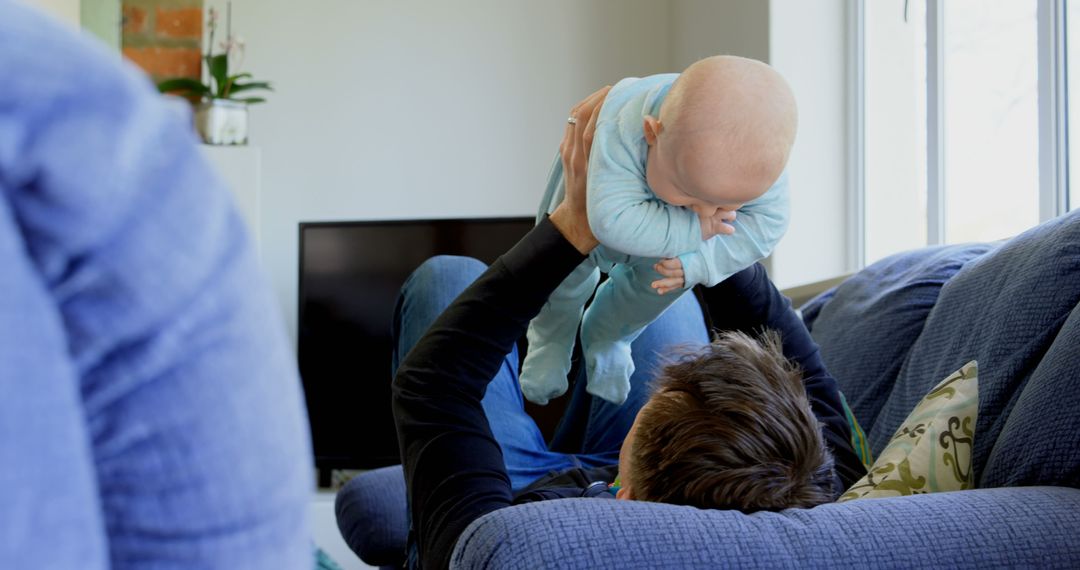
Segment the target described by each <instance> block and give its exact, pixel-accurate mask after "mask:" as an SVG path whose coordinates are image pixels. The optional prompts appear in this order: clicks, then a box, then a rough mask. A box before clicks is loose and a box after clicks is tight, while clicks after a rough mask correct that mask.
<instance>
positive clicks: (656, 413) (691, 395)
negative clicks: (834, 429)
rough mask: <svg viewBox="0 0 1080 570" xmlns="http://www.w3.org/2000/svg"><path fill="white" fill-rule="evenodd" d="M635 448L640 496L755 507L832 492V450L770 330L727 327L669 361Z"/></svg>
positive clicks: (820, 498)
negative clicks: (755, 335)
mask: <svg viewBox="0 0 1080 570" xmlns="http://www.w3.org/2000/svg"><path fill="white" fill-rule="evenodd" d="M630 454H631V462H630V469H631V473H630V485H631V487H632V491H633V495H634V498H635V499H639V500H645V501H657V502H664V503H674V504H680V505H693V506H696V507H701V508H715V509H738V510H740V511H743V512H752V511H757V510H779V509H785V508H788V507H804V508H805V507H812V506H814V505H819V504H822V503H826V502H829V501H831V500H832V499H833V493H832V481H833V459H832V455H831V454H830V453H829V451H828V450H827V449H826V448H825V444H824V440H823V438H822V435H821V425H820V423H819V422H818V421H817V418H816V417H815V416H814V414H813V412H811V410H810V402H809V400H808V399H807V397H806V391H805V389H804V388H803V383H802V373H801V371H800V370H799V369H798V367H797V366H795V365H794V364H792V363H791V362H790V361H789V360H787V359H786V358H784V355H783V351H782V349H781V344H780V337H779V336H778V335H777V334H776V333H774V332H766V333H764V334H762V335H761V337H759V338H757V339H755V338H752V337H750V336H747V335H746V334H744V333H740V332H726V333H723V334H721V335H719V336H718V337H717V339H716V340H715V341H713V342H712V343H711V344H709V345H708V346H706V347H704V348H703V349H701V350H699V351H695V352H691V353H686V354H684V355H683V356H682V357H681V358H679V359H678V360H677V361H675V362H674V363H672V364H669V365H668V366H666V367H665V368H664V369H663V371H662V372H661V374H660V377H659V378H658V382H657V386H656V391H655V393H654V394H653V396H652V399H651V400H650V401H649V403H648V405H647V407H646V408H645V409H643V410H642V412H641V417H640V418H639V419H638V425H637V429H636V432H635V436H634V440H633V442H632V448H631V450H630Z"/></svg>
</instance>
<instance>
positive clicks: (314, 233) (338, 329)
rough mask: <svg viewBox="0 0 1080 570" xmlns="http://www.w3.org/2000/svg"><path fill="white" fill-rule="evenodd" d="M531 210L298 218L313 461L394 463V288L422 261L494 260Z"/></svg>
mask: <svg viewBox="0 0 1080 570" xmlns="http://www.w3.org/2000/svg"><path fill="white" fill-rule="evenodd" d="M534 221H535V220H534V219H533V218H498V219H444V220H406V221H377V222H316V223H302V224H300V289H299V293H300V299H299V311H300V315H299V324H298V335H297V336H298V347H297V352H298V356H299V365H300V375H301V377H302V378H303V384H304V393H305V396H306V398H307V407H308V416H309V418H310V421H311V432H312V439H313V444H314V451H315V463H316V467H317V468H318V469H320V471H321V473H322V476H323V477H324V478H325V477H326V476H327V475H328V473H329V470H331V469H370V468H375V467H381V466H384V465H392V464H395V463H398V461H399V460H398V449H397V438H396V435H395V430H394V424H393V416H392V415H391V411H390V382H391V380H392V379H391V376H390V358H391V346H392V342H391V337H390V324H391V320H392V318H393V312H394V304H395V302H396V300H397V296H398V291H399V290H400V288H401V285H402V284H403V283H404V282H405V279H406V278H407V277H408V276H409V275H410V274H411V273H412V271H413V270H414V269H416V268H417V267H418V266H419V265H420V264H421V263H423V262H424V260H426V259H428V258H429V257H432V256H435V255H442V254H449V255H466V256H470V257H475V258H477V259H479V260H481V261H483V262H484V263H488V264H490V263H492V262H493V261H495V259H496V258H497V257H499V256H500V255H502V254H503V253H504V252H506V251H507V250H508V249H510V247H512V246H513V245H514V244H515V243H517V241H518V240H519V239H521V237H522V236H524V235H525V234H526V233H527V232H528V231H529V230H530V229H532V227H533V224H534Z"/></svg>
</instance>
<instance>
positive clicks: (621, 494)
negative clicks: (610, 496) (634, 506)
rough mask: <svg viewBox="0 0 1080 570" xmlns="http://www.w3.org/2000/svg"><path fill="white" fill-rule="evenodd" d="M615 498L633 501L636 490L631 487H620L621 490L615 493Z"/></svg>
mask: <svg viewBox="0 0 1080 570" xmlns="http://www.w3.org/2000/svg"><path fill="white" fill-rule="evenodd" d="M615 498H616V499H620V500H624V501H633V500H634V492H633V491H631V490H630V487H619V490H618V491H617V492H616V493H615Z"/></svg>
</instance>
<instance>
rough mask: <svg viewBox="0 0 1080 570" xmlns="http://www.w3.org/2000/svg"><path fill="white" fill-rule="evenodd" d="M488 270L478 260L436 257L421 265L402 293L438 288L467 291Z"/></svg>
mask: <svg viewBox="0 0 1080 570" xmlns="http://www.w3.org/2000/svg"><path fill="white" fill-rule="evenodd" d="M486 269H487V266H486V265H484V263H483V262H482V261H480V260H478V259H474V258H472V257H464V256H460V255H436V256H435V257H430V258H428V259H427V260H426V261H424V262H423V263H421V264H420V266H419V267H417V268H416V270H415V271H413V272H412V275H410V276H409V278H408V279H407V280H406V281H405V285H404V286H403V287H402V291H403V292H404V291H409V290H412V289H415V288H425V289H426V288H431V287H436V288H438V289H439V290H440V291H446V290H453V291H454V292H455V293H454V295H455V296H456V295H457V293H459V292H461V291H463V290H465V288H466V287H468V286H469V285H470V284H472V282H473V281H475V280H476V278H477V277H479V276H480V274H481V273H483V272H484V271H485V270H486Z"/></svg>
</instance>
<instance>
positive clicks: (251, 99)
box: [233, 97, 266, 105]
mask: <svg viewBox="0 0 1080 570" xmlns="http://www.w3.org/2000/svg"><path fill="white" fill-rule="evenodd" d="M233 101H239V102H241V103H247V104H248V105H254V104H256V103H265V102H266V99H263V98H262V97H247V98H245V99H233Z"/></svg>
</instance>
